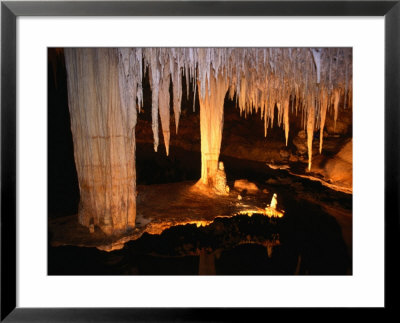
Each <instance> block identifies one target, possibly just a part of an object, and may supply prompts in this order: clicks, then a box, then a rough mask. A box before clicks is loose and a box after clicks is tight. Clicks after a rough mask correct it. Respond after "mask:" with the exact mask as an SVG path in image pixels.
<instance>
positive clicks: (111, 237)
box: [48, 48, 353, 275]
mask: <svg viewBox="0 0 400 323" xmlns="http://www.w3.org/2000/svg"><path fill="white" fill-rule="evenodd" d="M352 109H353V106H352V49H351V48H49V49H48V274H50V275H338V274H339V275H349V274H352V144H353V141H352Z"/></svg>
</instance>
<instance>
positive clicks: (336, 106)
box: [333, 89, 340, 129]
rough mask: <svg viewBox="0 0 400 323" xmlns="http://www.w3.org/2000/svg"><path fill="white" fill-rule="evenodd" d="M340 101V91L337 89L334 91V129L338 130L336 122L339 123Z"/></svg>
mask: <svg viewBox="0 0 400 323" xmlns="http://www.w3.org/2000/svg"><path fill="white" fill-rule="evenodd" d="M339 100H340V95H339V90H337V89H335V90H333V111H334V115H333V122H334V129H336V121H337V118H338V114H339Z"/></svg>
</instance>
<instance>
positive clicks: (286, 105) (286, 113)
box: [283, 98, 289, 146]
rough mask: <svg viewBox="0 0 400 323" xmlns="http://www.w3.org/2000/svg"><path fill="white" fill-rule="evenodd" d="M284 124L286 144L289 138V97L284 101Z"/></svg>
mask: <svg viewBox="0 0 400 323" xmlns="http://www.w3.org/2000/svg"><path fill="white" fill-rule="evenodd" d="M283 124H284V127H285V138H286V146H287V145H288V139H289V98H287V99H285V101H284V102H283Z"/></svg>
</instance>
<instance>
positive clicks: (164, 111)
mask: <svg viewBox="0 0 400 323" xmlns="http://www.w3.org/2000/svg"><path fill="white" fill-rule="evenodd" d="M169 83H170V77H169V71H168V69H167V68H165V67H164V71H163V76H162V78H161V80H160V87H159V88H160V93H159V94H158V108H159V110H160V119H161V128H162V132H163V137H164V144H165V151H166V154H167V156H168V155H169V138H170V112H169V101H170V97H169Z"/></svg>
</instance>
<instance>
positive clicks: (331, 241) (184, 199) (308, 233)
mask: <svg viewBox="0 0 400 323" xmlns="http://www.w3.org/2000/svg"><path fill="white" fill-rule="evenodd" d="M188 155H190V154H187V153H186V154H185V156H187V158H188V159H189V160H190V158H192V157H189V156H188ZM159 162H160V161H159ZM138 164H139V165H140V163H138ZM224 164H225V169H226V171H227V180H228V185H230V186H231V187H233V183H234V181H235V180H237V179H243V178H246V179H247V180H248V181H249V182H252V183H255V184H256V185H257V187H258V188H259V192H258V193H257V194H255V195H254V194H245V192H241V194H242V195H243V199H242V200H240V201H239V200H238V199H237V195H238V194H239V192H238V191H236V190H232V191H231V192H230V194H229V195H228V196H223V197H221V196H219V197H218V198H213V197H212V196H208V195H206V194H204V195H199V194H197V193H196V191H190V188H191V187H193V186H194V184H195V181H186V182H177V183H165V184H153V185H143V184H140V185H139V194H138V210H139V211H140V213H141V214H142V215H141V216H140V217H138V221H139V222H138V223H137V228H136V229H135V231H134V232H131V233H130V234H127V235H126V236H124V237H122V238H121V237H114V238H110V237H106V236H103V235H102V233H101V231H99V230H97V229H96V230H95V233H94V234H90V233H89V231H88V230H87V229H86V228H83V227H81V228H80V230H81V231H79V228H77V227H76V226H79V225H78V224H77V223H76V222H74V219H73V216H72V217H69V219H66V218H57V219H55V220H54V221H59V222H57V223H58V224H57V223H55V222H54V221H50V236H49V240H50V241H49V242H50V246H49V274H50V275H54V274H55V275H57V274H68V275H69V274H76V275H81V274H82V275H85V274H87V275H92V274H99V275H100V274H101V275H119V274H123V275H198V274H212V273H213V272H215V274H220V275H230V274H238V275H241V274H243V275H246V274H265V275H272V274H278V275H287V274H288V275H289V274H290V275H292V274H295V273H297V274H310V275H318V274H349V273H351V271H352V269H351V263H352V262H351V259H352V216H351V212H352V197H351V195H349V194H344V193H341V192H337V191H333V190H331V189H329V188H327V187H324V186H322V185H321V184H320V183H318V182H311V181H309V180H308V179H303V178H299V177H296V176H292V175H290V174H289V173H288V172H287V171H286V170H279V169H278V170H274V169H270V168H269V167H267V166H266V165H265V164H263V163H257V162H251V161H243V160H238V159H234V158H229V157H225V158H224ZM160 165H164V166H165V164H163V163H162V162H160ZM162 169H164V170H165V169H167V167H166V168H164V167H163V168H162ZM160 173H161V174H164V177H163V176H159V174H157V176H158V180H161V181H162V180H167V179H168V178H169V177H168V176H169V175H167V172H164V173H163V172H161V171H160ZM155 176H156V175H155ZM193 176H195V175H193ZM146 178H147V181H148V182H149V183H150V182H152V181H154V182H155V181H156V178H155V177H154V178H152V177H151V175H150V174H148V176H147V177H146ZM179 179H182V178H179ZM185 179H186V180H187V179H188V178H185ZM273 193H277V195H278V206H279V207H281V208H283V209H284V210H285V216H284V217H283V218H281V219H272V220H271V219H269V218H267V217H266V216H263V215H258V214H253V216H252V217H248V216H247V215H238V216H235V217H231V218H228V217H218V216H219V215H225V216H227V215H229V216H232V215H234V214H235V213H237V211H240V210H245V209H251V208H254V207H259V208H264V207H265V206H266V204H269V203H270V201H271V196H272V194H273ZM62 221H63V222H62ZM191 221H194V222H193V223H192V224H190V222H191ZM185 222H186V224H185ZM180 223H183V225H179V224H180ZM198 225H199V227H197V226H198ZM69 227H70V228H71V229H70V230H69V229H68V228H69ZM77 229H78V230H77ZM85 230H86V231H85ZM72 232H73V234H72ZM76 232H78V233H79V234H78V235H77V233H76ZM60 237H61V238H62V239H65V240H64V241H61V238H60ZM74 239H75V243H76V241H79V243H80V244H75V243H74ZM107 239H108V240H107ZM110 239H111V240H112V239H114V240H113V241H111V240H110ZM124 239H125V240H124ZM121 240H122V242H121ZM278 241H279V244H278ZM113 243H114V244H115V245H117V246H118V248H120V249H119V250H114V251H112V252H106V251H101V250H98V249H96V247H98V246H99V245H107V244H108V245H109V246H112V245H113ZM118 243H119V244H118ZM74 245H75V246H74ZM77 245H80V246H81V247H76V246H77ZM55 246H58V247H55ZM84 246H86V247H84ZM103 250H107V249H103ZM269 253H270V254H271V256H270V257H269Z"/></svg>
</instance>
